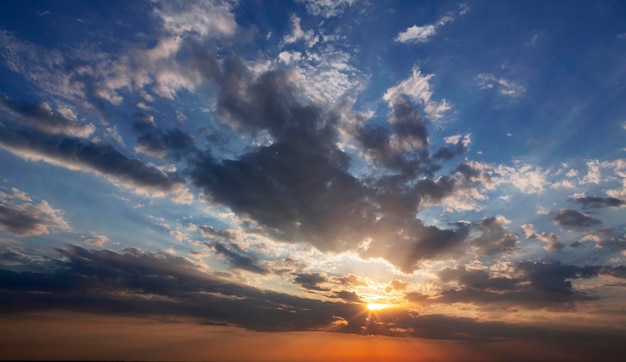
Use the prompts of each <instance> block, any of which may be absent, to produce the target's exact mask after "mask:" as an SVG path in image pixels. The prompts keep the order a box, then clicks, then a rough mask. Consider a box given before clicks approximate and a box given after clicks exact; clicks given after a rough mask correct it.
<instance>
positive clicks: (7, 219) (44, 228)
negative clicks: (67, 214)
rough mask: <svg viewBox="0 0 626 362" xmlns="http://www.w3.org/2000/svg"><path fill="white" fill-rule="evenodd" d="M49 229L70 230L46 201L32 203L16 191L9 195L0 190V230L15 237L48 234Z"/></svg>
mask: <svg viewBox="0 0 626 362" xmlns="http://www.w3.org/2000/svg"><path fill="white" fill-rule="evenodd" d="M50 229H57V230H65V231H68V230H70V226H69V225H68V224H67V222H66V221H65V220H64V219H63V216H62V214H61V212H60V210H56V209H53V208H52V207H51V206H50V205H49V204H48V203H47V202H46V201H41V202H40V203H39V204H36V203H33V202H32V200H31V199H30V197H28V195H26V194H25V193H22V192H20V191H19V190H17V189H13V190H12V193H11V194H8V193H5V192H2V191H1V190H0V230H3V231H8V232H10V233H13V234H15V235H17V236H34V235H43V234H48V233H49V232H50Z"/></svg>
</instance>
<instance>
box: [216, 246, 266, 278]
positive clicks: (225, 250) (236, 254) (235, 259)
mask: <svg viewBox="0 0 626 362" xmlns="http://www.w3.org/2000/svg"><path fill="white" fill-rule="evenodd" d="M209 245H210V246H211V247H212V248H213V249H214V250H215V252H216V253H217V254H218V255H222V256H223V257H224V258H226V260H227V261H228V263H229V264H230V265H232V266H233V267H234V268H238V269H243V270H247V271H250V272H253V273H258V274H267V273H268V272H269V270H268V269H267V268H265V267H264V266H261V265H260V262H259V259H258V258H257V256H256V255H254V254H251V253H247V252H245V251H243V250H242V249H241V248H240V247H239V245H237V244H235V243H231V242H213V243H209Z"/></svg>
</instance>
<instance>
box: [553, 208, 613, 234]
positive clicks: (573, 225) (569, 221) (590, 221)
mask: <svg viewBox="0 0 626 362" xmlns="http://www.w3.org/2000/svg"><path fill="white" fill-rule="evenodd" d="M552 221H553V222H554V223H555V224H557V225H560V226H562V227H564V228H566V229H570V230H584V229H588V228H591V227H595V226H599V225H602V221H600V220H598V219H596V218H593V217H591V216H589V215H585V214H583V213H581V212H578V211H576V210H570V209H561V210H560V211H559V213H558V214H557V215H556V216H554V218H553V219H552Z"/></svg>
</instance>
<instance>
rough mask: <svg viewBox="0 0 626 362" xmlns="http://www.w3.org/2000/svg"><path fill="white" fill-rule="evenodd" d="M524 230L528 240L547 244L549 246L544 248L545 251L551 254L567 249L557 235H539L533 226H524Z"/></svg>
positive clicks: (542, 233)
mask: <svg viewBox="0 0 626 362" xmlns="http://www.w3.org/2000/svg"><path fill="white" fill-rule="evenodd" d="M522 230H523V231H524V235H525V236H526V239H537V240H541V241H543V242H544V243H546V244H547V245H546V246H544V249H545V250H546V251H547V252H549V253H558V252H561V251H562V250H563V248H565V245H564V244H563V243H562V242H561V237H560V236H558V235H556V234H553V233H549V234H546V233H544V232H541V233H538V232H536V231H535V228H534V226H533V225H531V224H524V225H522Z"/></svg>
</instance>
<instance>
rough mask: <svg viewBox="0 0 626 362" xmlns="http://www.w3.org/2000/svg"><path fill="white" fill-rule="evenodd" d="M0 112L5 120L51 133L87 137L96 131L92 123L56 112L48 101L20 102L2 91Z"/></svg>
mask: <svg viewBox="0 0 626 362" xmlns="http://www.w3.org/2000/svg"><path fill="white" fill-rule="evenodd" d="M0 112H1V113H0V114H1V115H2V121H3V122H7V121H8V120H14V121H15V122H16V123H18V124H21V125H25V126H27V127H32V128H34V129H37V130H38V131H41V132H45V133H49V134H64V135H68V136H74V137H87V136H89V135H90V134H92V133H93V132H94V131H95V127H94V126H93V125H91V124H81V123H80V122H79V121H78V120H76V119H71V118H68V117H66V116H64V115H62V114H60V113H59V112H58V111H57V112H56V113H55V112H54V111H53V110H52V108H51V107H50V106H49V105H48V104H46V103H36V104H35V103H19V102H15V101H12V100H10V99H9V98H8V97H7V96H6V95H4V94H1V93H0ZM70 114H72V113H70Z"/></svg>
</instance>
